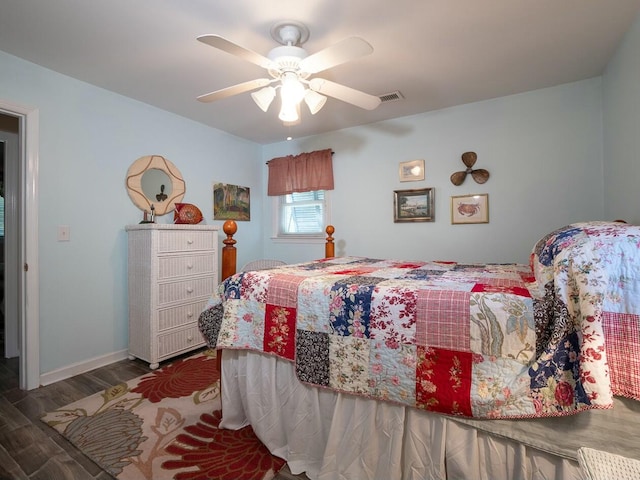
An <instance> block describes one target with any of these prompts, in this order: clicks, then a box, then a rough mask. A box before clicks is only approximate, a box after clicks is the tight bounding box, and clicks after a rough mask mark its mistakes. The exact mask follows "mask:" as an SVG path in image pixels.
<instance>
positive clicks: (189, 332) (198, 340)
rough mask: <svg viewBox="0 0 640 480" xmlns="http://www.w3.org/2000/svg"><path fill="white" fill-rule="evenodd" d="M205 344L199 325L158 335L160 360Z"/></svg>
mask: <svg viewBox="0 0 640 480" xmlns="http://www.w3.org/2000/svg"><path fill="white" fill-rule="evenodd" d="M204 344H205V341H204V337H203V336H202V333H200V330H199V329H198V326H197V325H194V326H191V327H188V328H183V329H181V330H178V331H175V332H171V333H166V334H162V335H158V359H162V358H163V357H166V356H170V355H173V354H175V353H179V352H181V351H186V350H191V349H194V348H197V347H200V346H203V345H204Z"/></svg>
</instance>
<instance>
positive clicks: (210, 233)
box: [125, 223, 218, 369]
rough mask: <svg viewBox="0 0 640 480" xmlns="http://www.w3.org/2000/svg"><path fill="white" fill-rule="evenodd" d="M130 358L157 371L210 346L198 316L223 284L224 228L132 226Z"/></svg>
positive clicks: (206, 226)
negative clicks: (220, 255)
mask: <svg viewBox="0 0 640 480" xmlns="http://www.w3.org/2000/svg"><path fill="white" fill-rule="evenodd" d="M125 230H126V231H127V233H128V243H129V255H128V256H129V261H128V269H129V358H132V359H133V358H134V357H137V358H140V359H142V360H145V361H147V362H149V364H150V367H151V368H152V369H155V368H158V364H159V363H160V362H161V361H162V360H165V359H167V358H170V357H173V356H175V355H179V354H181V353H184V352H188V351H190V350H193V349H196V348H198V347H201V346H203V345H205V341H204V338H203V337H202V334H201V333H200V330H199V329H198V317H199V316H200V313H201V312H202V310H203V309H204V306H205V304H206V303H207V300H208V299H209V298H210V296H211V294H212V293H213V291H214V289H215V288H217V286H218V227H216V226H212V225H168V224H167V225H162V224H155V223H152V224H149V223H147V224H140V225H127V226H126V227H125Z"/></svg>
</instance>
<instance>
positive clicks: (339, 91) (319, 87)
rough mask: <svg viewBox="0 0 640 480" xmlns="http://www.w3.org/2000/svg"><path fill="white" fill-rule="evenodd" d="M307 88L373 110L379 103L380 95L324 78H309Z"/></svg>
mask: <svg viewBox="0 0 640 480" xmlns="http://www.w3.org/2000/svg"><path fill="white" fill-rule="evenodd" d="M309 88H311V90H314V91H316V92H318V93H321V94H323V95H327V96H329V97H333V98H337V99H338V100H342V101H343V102H347V103H350V104H352V105H355V106H356V107H360V108H364V109H365V110H373V109H374V108H376V107H377V106H378V105H380V103H381V100H380V97H376V96H375V95H369V94H368V93H364V92H361V91H360V90H355V89H353V88H351V87H346V86H344V85H340V84H339V83H335V82H331V81H329V80H325V79H324V78H312V79H311V80H309Z"/></svg>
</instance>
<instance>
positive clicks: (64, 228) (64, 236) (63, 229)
mask: <svg viewBox="0 0 640 480" xmlns="http://www.w3.org/2000/svg"><path fill="white" fill-rule="evenodd" d="M69 236H70V230H69V225H58V241H59V242H68V241H69Z"/></svg>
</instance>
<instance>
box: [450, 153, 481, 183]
mask: <svg viewBox="0 0 640 480" xmlns="http://www.w3.org/2000/svg"><path fill="white" fill-rule="evenodd" d="M476 160H478V155H476V152H464V153H463V154H462V162H463V163H464V164H465V166H466V167H467V169H466V170H464V171H463V172H455V173H454V174H453V175H451V183H453V184H454V185H456V186H458V185H462V183H463V182H464V179H465V178H467V174H468V173H470V174H471V177H472V178H473V179H474V180H475V181H476V182H477V183H484V182H486V181H487V180H489V172H488V171H487V170H485V169H484V168H477V169H475V170H474V169H473V168H472V167H473V166H474V165H475V163H476Z"/></svg>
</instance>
